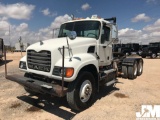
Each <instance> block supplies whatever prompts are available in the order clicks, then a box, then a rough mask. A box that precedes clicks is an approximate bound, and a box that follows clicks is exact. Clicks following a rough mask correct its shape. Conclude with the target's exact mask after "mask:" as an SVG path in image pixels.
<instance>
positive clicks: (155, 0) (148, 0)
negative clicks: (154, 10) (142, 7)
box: [146, 0, 158, 4]
mask: <svg viewBox="0 0 160 120" xmlns="http://www.w3.org/2000/svg"><path fill="white" fill-rule="evenodd" d="M146 2H147V3H153V4H157V3H158V0H146Z"/></svg>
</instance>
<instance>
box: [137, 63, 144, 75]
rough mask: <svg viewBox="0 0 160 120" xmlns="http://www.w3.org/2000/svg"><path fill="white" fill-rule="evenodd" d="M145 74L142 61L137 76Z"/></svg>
mask: <svg viewBox="0 0 160 120" xmlns="http://www.w3.org/2000/svg"><path fill="white" fill-rule="evenodd" d="M142 73H143V61H142V60H140V61H139V62H138V65H137V76H140V75H141V74H142Z"/></svg>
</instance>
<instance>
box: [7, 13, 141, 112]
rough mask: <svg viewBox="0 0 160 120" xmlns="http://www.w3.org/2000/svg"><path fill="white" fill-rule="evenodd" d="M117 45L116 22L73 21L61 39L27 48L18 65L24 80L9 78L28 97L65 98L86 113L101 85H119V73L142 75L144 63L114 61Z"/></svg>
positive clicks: (61, 34) (60, 32) (65, 24)
mask: <svg viewBox="0 0 160 120" xmlns="http://www.w3.org/2000/svg"><path fill="white" fill-rule="evenodd" d="M117 41H118V29H117V25H116V18H107V19H103V18H98V17H97V16H92V17H91V18H86V19H78V20H76V19H73V20H71V21H68V22H66V23H63V24H62V25H61V27H60V31H59V35H58V38H55V39H49V40H44V41H40V42H37V43H35V44H33V45H30V46H29V47H28V48H27V53H26V56H24V57H23V58H22V59H21V60H20V64H19V69H20V70H21V71H24V72H25V74H24V76H20V75H12V76H9V75H8V76H7V77H6V78H7V79H9V80H12V81H15V82H17V83H19V84H21V85H23V86H24V88H25V90H26V91H27V92H29V93H40V94H50V95H54V96H58V97H63V96H65V95H66V98H67V101H68V103H69V105H70V107H71V108H72V109H75V110H84V109H86V108H88V107H89V106H90V105H91V104H92V103H93V101H94V96H95V93H96V92H97V91H99V87H100V86H101V85H106V86H113V85H114V84H115V83H116V81H117V74H118V71H120V72H125V74H124V75H125V77H127V78H130V79H135V78H136V76H137V75H141V74H142V68H143V61H142V59H139V58H135V59H134V58H130V59H128V58H126V59H120V60H118V62H116V61H117V60H116V61H115V60H114V58H113V54H112V43H115V42H117ZM117 63H119V64H117ZM118 66H119V67H118ZM122 66H123V67H122ZM127 69H129V72H128V71H126V70H127Z"/></svg>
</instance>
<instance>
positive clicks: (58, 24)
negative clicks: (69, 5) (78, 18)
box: [51, 14, 70, 28]
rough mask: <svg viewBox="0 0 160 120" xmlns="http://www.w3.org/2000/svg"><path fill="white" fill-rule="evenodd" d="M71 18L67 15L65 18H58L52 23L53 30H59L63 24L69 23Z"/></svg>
mask: <svg viewBox="0 0 160 120" xmlns="http://www.w3.org/2000/svg"><path fill="white" fill-rule="evenodd" d="M69 18H70V16H69V15H68V14H65V15H64V16H58V17H56V18H55V20H54V21H53V22H52V23H51V28H59V27H60V25H61V23H63V22H66V21H68V20H69Z"/></svg>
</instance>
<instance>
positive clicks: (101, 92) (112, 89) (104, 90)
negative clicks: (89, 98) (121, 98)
mask: <svg viewBox="0 0 160 120" xmlns="http://www.w3.org/2000/svg"><path fill="white" fill-rule="evenodd" d="M118 83H119V82H118ZM122 84H123V83H122ZM118 90H119V88H117V87H116V86H112V87H111V86H109V87H107V86H102V87H101V88H100V90H99V93H98V94H97V95H96V99H95V100H96V101H97V100H100V99H102V98H103V97H106V96H108V95H110V94H112V93H113V92H115V91H118Z"/></svg>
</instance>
